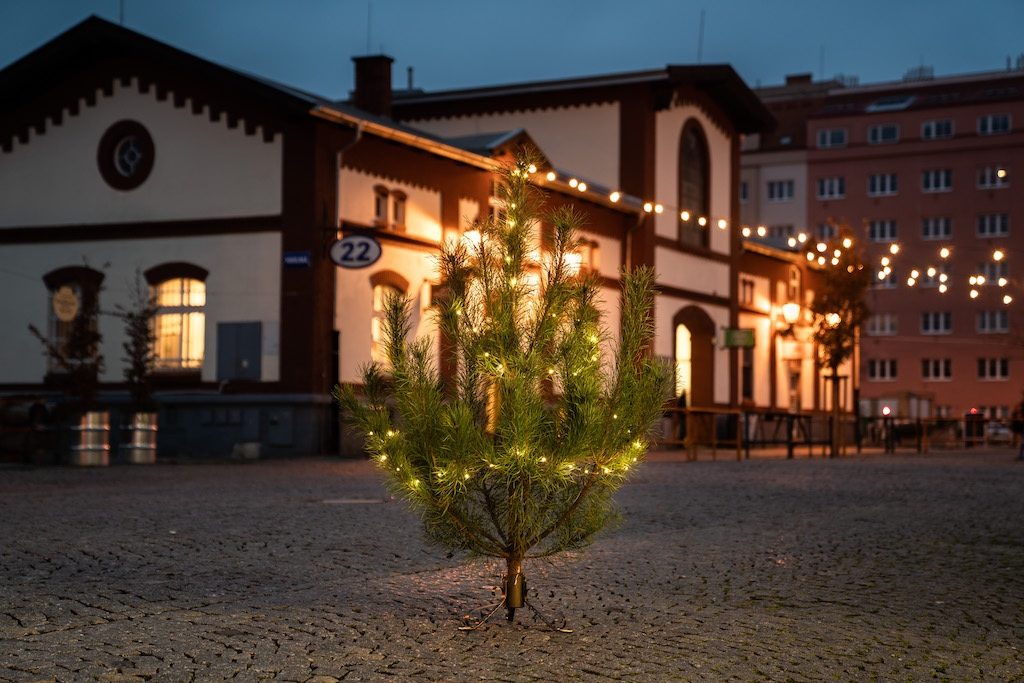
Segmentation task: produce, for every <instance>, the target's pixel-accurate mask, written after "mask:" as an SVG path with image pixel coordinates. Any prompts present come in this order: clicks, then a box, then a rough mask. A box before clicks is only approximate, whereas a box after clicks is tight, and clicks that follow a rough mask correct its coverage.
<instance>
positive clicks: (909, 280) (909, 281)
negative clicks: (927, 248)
mask: <svg viewBox="0 0 1024 683" xmlns="http://www.w3.org/2000/svg"><path fill="white" fill-rule="evenodd" d="M915 272H916V271H915ZM915 284H917V280H915V279H914V278H912V277H908V278H907V287H913V286H914V285H915Z"/></svg>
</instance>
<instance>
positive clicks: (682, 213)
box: [679, 211, 690, 221]
mask: <svg viewBox="0 0 1024 683" xmlns="http://www.w3.org/2000/svg"><path fill="white" fill-rule="evenodd" d="M679 217H680V218H682V219H683V220H684V221H688V220H690V212H689V211H680V212H679Z"/></svg>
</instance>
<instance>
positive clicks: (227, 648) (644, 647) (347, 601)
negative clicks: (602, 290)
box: [0, 451, 1024, 683]
mask: <svg viewBox="0 0 1024 683" xmlns="http://www.w3.org/2000/svg"><path fill="white" fill-rule="evenodd" d="M1011 458H1012V456H1011V455H1010V454H1009V453H1008V452H1006V451H1004V452H1002V453H995V452H990V453H966V454H946V455H929V456H896V457H893V456H888V457H884V458H883V457H869V458H861V459H857V458H850V459H845V460H841V461H826V460H820V459H815V460H807V459H804V460H795V461H786V460H752V461H749V462H741V463H738V462H734V461H719V462H714V463H712V462H696V463H683V462H671V461H656V462H648V463H646V464H645V465H643V466H642V467H641V468H639V471H638V472H637V474H636V476H635V477H634V478H633V479H632V480H631V481H630V482H629V483H628V484H627V485H626V487H625V488H624V489H623V491H622V492H621V495H620V498H619V499H620V502H621V504H622V507H623V508H624V512H625V522H624V524H623V525H622V526H621V527H620V528H618V529H617V530H614V531H611V532H608V533H606V534H605V535H603V536H602V537H601V538H600V540H599V541H598V542H597V543H596V544H595V545H594V546H593V547H592V548H591V549H590V550H589V551H587V552H585V553H582V554H578V555H573V556H568V557H561V558H558V559H556V560H554V561H550V562H544V563H540V562H535V563H533V564H532V565H527V573H528V577H529V579H530V586H531V590H532V591H533V593H532V594H531V595H532V597H533V598H534V600H535V602H536V603H537V604H538V605H539V606H541V607H542V609H544V610H546V611H547V612H548V613H549V614H552V615H565V616H566V617H567V618H568V620H569V623H570V625H571V626H572V627H573V628H575V632H574V633H572V634H561V633H555V632H552V631H549V630H547V629H545V628H542V627H540V625H539V624H537V623H535V622H533V620H532V618H531V617H530V616H529V615H524V617H525V618H524V619H521V620H520V619H519V618H518V617H517V620H516V622H515V623H513V624H509V623H508V622H506V621H504V620H495V621H493V622H491V623H489V624H488V625H486V626H485V627H484V628H483V629H482V630H481V631H478V632H474V633H466V632H460V631H458V630H457V629H456V627H457V626H458V625H459V623H460V621H459V617H460V615H461V614H462V613H463V612H464V611H465V610H467V609H468V608H472V607H476V606H478V605H481V604H484V603H486V602H488V601H490V600H491V597H492V591H493V589H494V586H495V584H496V582H497V579H498V577H499V574H500V568H499V567H498V566H497V565H495V564H493V563H477V564H469V565H466V564H460V563H458V562H456V561H455V560H451V559H447V558H446V557H445V555H444V553H443V552H441V551H438V550H436V549H430V548H427V547H425V546H424V545H423V543H422V541H421V539H420V535H419V527H418V525H417V523H416V520H415V519H414V518H413V516H412V515H411V514H410V513H409V512H408V511H407V510H406V508H405V507H404V506H403V505H402V504H400V503H398V502H394V501H385V492H384V488H383V487H382V485H381V483H380V479H379V478H378V476H377V474H376V473H375V472H374V471H373V470H372V469H371V468H370V466H369V465H368V463H366V462H343V461H329V460H304V461H289V462H264V463H258V464H248V465H223V464H222V465H179V466H157V467H150V468H144V467H141V468H128V467H114V468H109V469H104V470H89V471H86V470H71V469H36V470H19V469H4V470H0V543H2V546H0V679H3V680H8V679H9V680H13V681H48V680H61V681H64V680H67V681H72V680H73V681H92V680H98V681H136V680H156V681H188V680H197V681H215V680H223V679H229V678H234V679H237V680H240V681H255V680H283V681H317V682H320V683H323V682H326V681H333V680H335V679H339V680H346V681H348V680H446V681H447V680H450V681H476V680H503V681H531V680H540V681H552V680H588V681H590V680H598V681H600V680H627V681H634V680H635V681H671V680H745V681H749V680H778V681H784V680H794V681H814V680H851V681H865V680H873V679H878V680H886V681H889V680H924V679H932V678H938V679H948V680H956V681H973V680H999V681H1004V680H1024V653H1022V651H1021V648H1024V463H1015V462H1013V461H1012V460H1011Z"/></svg>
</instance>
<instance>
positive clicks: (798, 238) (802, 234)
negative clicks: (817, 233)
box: [796, 232, 807, 244]
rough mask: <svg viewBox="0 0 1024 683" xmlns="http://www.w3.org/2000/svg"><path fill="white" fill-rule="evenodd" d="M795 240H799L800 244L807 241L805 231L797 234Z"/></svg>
mask: <svg viewBox="0 0 1024 683" xmlns="http://www.w3.org/2000/svg"><path fill="white" fill-rule="evenodd" d="M796 241H797V242H799V243H800V244H803V243H804V242H806V241H807V233H806V232H801V233H800V234H799V235H797V236H796Z"/></svg>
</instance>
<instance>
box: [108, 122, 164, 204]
mask: <svg viewBox="0 0 1024 683" xmlns="http://www.w3.org/2000/svg"><path fill="white" fill-rule="evenodd" d="M155 152H156V148H155V147H154V145H153V138H152V136H150V134H149V131H148V130H146V128H145V127H144V126H143V125H142V124H141V123H139V122H138V121H129V120H124V121H118V122H117V123H115V124H114V125H112V126H111V127H110V128H108V129H107V132H105V133H104V134H103V137H102V138H100V146H99V149H98V150H97V152H96V161H97V163H98V164H99V167H100V175H102V176H103V180H105V181H106V182H107V184H108V185H110V186H111V187H113V188H114V189H117V190H134V189H135V188H136V187H138V186H139V185H141V184H142V183H143V182H145V180H146V178H148V177H149V172H150V171H152V170H153V161H154V159H155V157H156V154H155Z"/></svg>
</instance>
